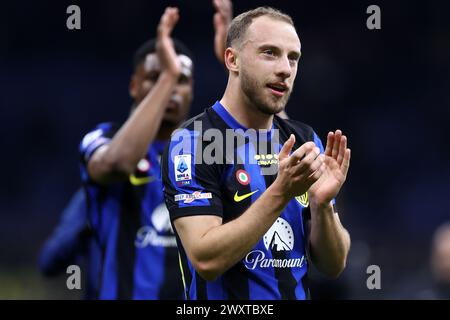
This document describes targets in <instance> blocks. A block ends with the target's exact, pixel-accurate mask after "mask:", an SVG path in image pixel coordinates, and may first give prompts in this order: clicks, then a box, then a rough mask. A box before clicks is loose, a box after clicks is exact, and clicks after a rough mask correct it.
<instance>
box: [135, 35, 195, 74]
mask: <svg viewBox="0 0 450 320" xmlns="http://www.w3.org/2000/svg"><path fill="white" fill-rule="evenodd" d="M172 41H173V45H174V47H175V52H176V53H177V54H184V55H185V56H188V57H189V58H190V59H191V60H192V61H193V60H194V58H193V54H192V52H191V50H189V49H188V47H187V46H186V45H185V44H184V43H183V42H181V41H180V40H178V39H176V38H172ZM154 52H156V39H155V38H153V39H150V40H148V41H147V42H144V43H143V44H142V45H141V46H140V47H139V48H138V49H137V50H136V52H135V53H134V56H133V70H134V71H136V69H137V67H138V66H139V65H140V64H141V63H143V62H144V61H145V57H146V56H147V55H148V54H150V53H154Z"/></svg>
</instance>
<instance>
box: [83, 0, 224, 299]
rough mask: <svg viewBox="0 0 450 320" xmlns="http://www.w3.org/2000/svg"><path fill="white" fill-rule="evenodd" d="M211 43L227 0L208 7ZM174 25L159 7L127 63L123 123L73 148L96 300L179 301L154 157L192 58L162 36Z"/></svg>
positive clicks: (183, 95) (176, 119) (185, 107)
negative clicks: (91, 242)
mask: <svg viewBox="0 0 450 320" xmlns="http://www.w3.org/2000/svg"><path fill="white" fill-rule="evenodd" d="M214 4H215V6H216V10H217V12H216V15H215V18H214V25H215V28H216V30H217V32H216V45H217V43H219V40H218V39H221V38H222V39H225V37H226V36H224V35H221V34H220V33H221V32H226V30H227V28H226V26H225V25H224V24H226V23H227V20H230V17H227V15H228V14H231V3H230V2H229V1H215V2H214ZM178 19H179V15H178V10H177V9H176V8H167V9H166V11H165V12H164V14H163V16H162V17H161V21H160V23H159V25H158V30H157V39H156V41H150V42H148V43H146V44H144V46H143V47H141V48H140V49H139V50H138V52H137V54H136V57H135V71H134V74H133V76H132V79H131V83H130V95H131V96H132V97H133V99H134V101H135V103H134V106H133V109H132V113H131V115H130V117H129V119H128V120H127V121H126V122H125V124H124V125H123V126H122V127H121V128H120V129H116V127H115V126H114V125H113V124H110V123H104V124H100V125H99V126H98V127H97V128H95V129H94V130H93V131H91V132H90V133H88V134H87V135H86V136H85V138H84V139H83V141H82V142H81V145H80V149H81V161H82V166H81V167H82V169H81V171H82V178H83V181H84V185H85V189H86V192H87V194H88V201H89V202H88V204H89V213H90V221H91V224H92V226H93V228H94V230H95V231H96V236H97V237H98V241H99V243H100V245H101V248H102V252H103V260H102V272H101V274H100V280H99V282H100V285H99V297H100V298H104V299H177V298H181V297H182V283H181V276H180V274H179V263H178V253H177V249H176V241H175V237H174V234H173V231H172V229H171V225H170V222H169V216H168V213H167V209H166V208H165V205H164V203H163V195H162V191H161V189H162V188H161V177H160V169H159V158H160V155H161V154H162V150H163V148H164V145H165V141H166V140H167V139H168V138H169V137H170V134H171V133H172V131H173V130H174V129H175V128H176V127H178V126H179V125H180V123H181V122H182V121H183V120H184V119H185V118H186V116H187V114H188V111H189V105H190V103H191V100H192V84H193V81H192V73H193V63H192V56H191V54H190V52H189V51H188V50H187V49H186V47H185V46H184V45H183V44H181V43H180V42H179V41H175V40H172V39H171V38H170V34H171V32H172V30H173V28H174V26H175V25H176V23H177V21H178Z"/></svg>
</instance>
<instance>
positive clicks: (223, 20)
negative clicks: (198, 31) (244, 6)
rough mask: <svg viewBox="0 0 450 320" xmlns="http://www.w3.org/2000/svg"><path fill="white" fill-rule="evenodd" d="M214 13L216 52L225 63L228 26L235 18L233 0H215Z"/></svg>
mask: <svg viewBox="0 0 450 320" xmlns="http://www.w3.org/2000/svg"><path fill="white" fill-rule="evenodd" d="M213 5H214V8H215V9H216V13H215V14H214V30H215V36H214V52H215V54H216V57H217V59H218V60H219V61H220V62H221V63H224V60H225V58H224V56H225V49H226V42H227V34H228V27H229V25H230V23H231V20H232V19H233V3H232V2H231V0H213Z"/></svg>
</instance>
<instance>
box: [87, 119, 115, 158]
mask: <svg viewBox="0 0 450 320" xmlns="http://www.w3.org/2000/svg"><path fill="white" fill-rule="evenodd" d="M117 130H118V126H117V125H116V124H115V123H113V122H102V123H100V124H98V125H97V126H95V127H94V128H93V129H92V130H91V131H89V132H88V133H86V134H85V135H84V137H83V138H82V139H81V142H80V145H79V151H80V152H81V153H82V154H92V152H93V151H94V150H96V149H97V148H98V147H99V146H101V145H103V144H105V143H108V142H109V141H110V140H111V139H112V138H113V136H114V134H115V133H116V132H117Z"/></svg>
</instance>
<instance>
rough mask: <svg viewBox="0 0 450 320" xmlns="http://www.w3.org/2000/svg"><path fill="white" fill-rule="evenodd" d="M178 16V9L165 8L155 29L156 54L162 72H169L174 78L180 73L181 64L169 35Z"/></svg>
mask: <svg viewBox="0 0 450 320" xmlns="http://www.w3.org/2000/svg"><path fill="white" fill-rule="evenodd" d="M179 18H180V16H179V13H178V8H173V7H167V8H166V10H165V11H164V14H163V15H162V16H161V20H160V21H159V24H158V29H157V42H156V52H157V54H158V58H159V61H160V62H161V68H162V70H164V71H166V72H170V73H171V74H172V75H174V76H177V77H178V76H179V75H180V73H181V63H180V61H179V59H178V57H177V54H176V52H175V48H174V46H173V41H172V39H171V38H170V35H171V33H172V31H173V29H174V27H175V25H176V24H177V22H178V20H179Z"/></svg>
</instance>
